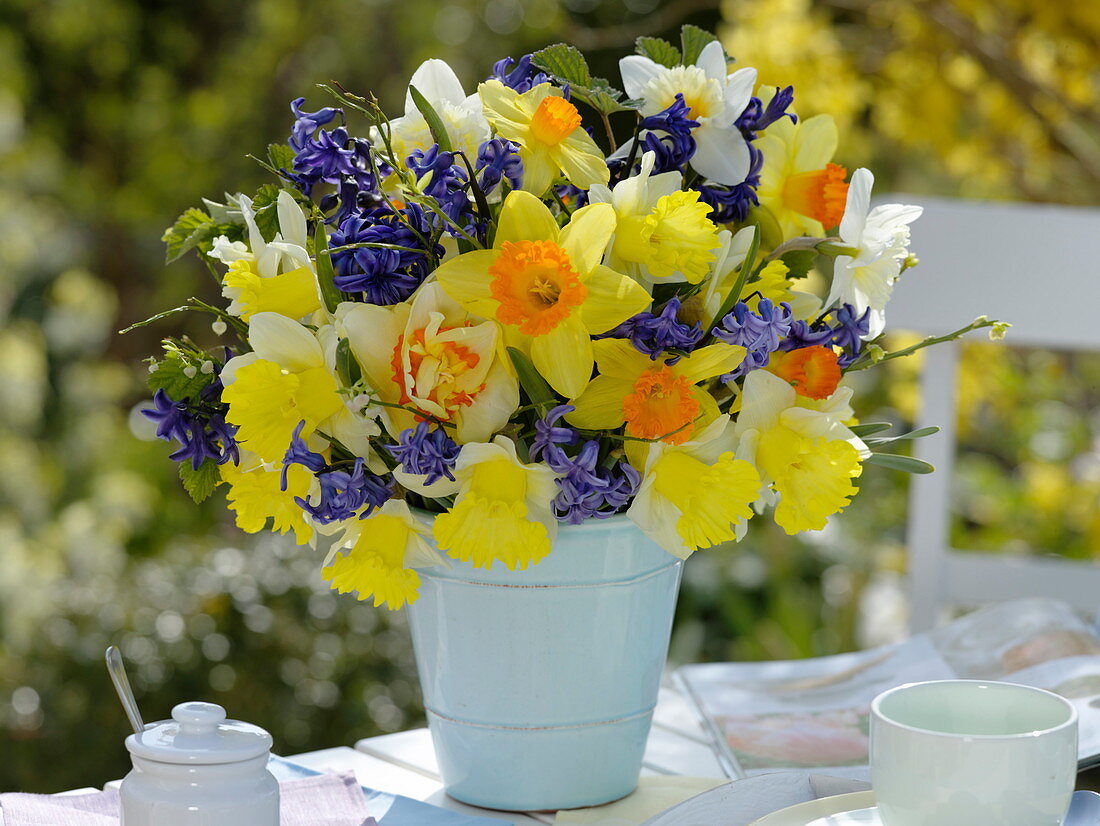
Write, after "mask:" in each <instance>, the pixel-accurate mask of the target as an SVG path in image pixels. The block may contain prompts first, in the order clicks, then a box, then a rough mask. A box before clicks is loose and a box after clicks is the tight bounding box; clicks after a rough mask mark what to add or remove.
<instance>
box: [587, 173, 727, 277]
mask: <svg viewBox="0 0 1100 826" xmlns="http://www.w3.org/2000/svg"><path fill="white" fill-rule="evenodd" d="M656 157H657V156H656V155H655V154H654V153H652V152H646V153H644V154H643V155H642V164H641V170H640V171H639V173H638V174H637V175H634V176H633V177H630V178H627V179H626V180H624V181H621V182H619V183H618V184H616V185H615V188H614V189H613V190H612V189H608V188H607V187H606V186H604V185H602V184H599V185H597V186H594V187H592V190H591V193H590V201H591V203H594V204H599V203H608V204H611V205H612V206H613V207H615V215H616V227H615V239H614V242H613V243H612V246H611V253H610V256H609V258H608V265H609V266H611V267H614V268H615V269H617V270H620V271H622V272H625V273H626V274H627V275H629V276H631V277H633V278H636V279H637V280H639V281H641V282H642V283H643V284H652V283H653V282H654V281H655V280H656V281H689V282H691V283H692V284H698V283H699V282H700V281H702V280H703V278H704V277H705V276H706V275H707V273H708V272H710V269H711V266H712V265H713V264H714V261H715V257H716V253H717V251H718V249H719V248H720V247H721V246H722V242H721V240H720V239H719V235H718V227H717V226H716V225H715V223H714V222H713V221H711V220H710V218H708V217H707V216H708V215H709V214H710V213H711V212H712V211H713V208H712V207H711V206H710V205H709V204H705V203H702V202H700V200H699V193H698V192H696V191H694V190H691V191H684V190H683V189H682V188H681V187H682V185H683V176H682V175H681V174H680V173H679V172H662V173H661V174H659V175H654V174H652V173H653V165H654V163H655V162H656Z"/></svg>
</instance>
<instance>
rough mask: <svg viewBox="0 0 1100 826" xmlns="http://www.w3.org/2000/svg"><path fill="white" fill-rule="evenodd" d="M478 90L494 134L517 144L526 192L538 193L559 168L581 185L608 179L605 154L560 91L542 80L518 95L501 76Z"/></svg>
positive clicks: (541, 192)
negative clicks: (506, 84)
mask: <svg viewBox="0 0 1100 826" xmlns="http://www.w3.org/2000/svg"><path fill="white" fill-rule="evenodd" d="M477 91H478V94H479V95H480V96H481V103H482V105H483V106H484V107H485V117H486V118H488V120H489V123H490V124H492V126H493V128H494V129H495V130H496V132H497V134H498V135H500V136H501V137H502V138H507V139H508V140H510V141H515V142H516V143H518V144H519V147H520V148H519V156H520V160H522V161H523V188H524V189H525V190H526V191H528V192H533V193H534V194H535V195H542V194H543V193H544V192H546V189H547V187H549V186H550V184H551V183H553V181H554V179H555V178H556V177H557V176H558V172H559V171H560V172H561V173H562V174H563V175H565V177H566V179H568V181H569V183H571V184H573V186H576V187H579V188H581V189H588V188H589V187H590V186H592V185H593V184H606V183H607V182H608V180H610V173H609V171H608V169H607V162H606V161H605V160H604V157H603V153H602V152H601V151H600V148H599V147H598V146H597V145H596V142H595V141H594V140H592V137H591V136H590V135H589V134H588V133H587V132H585V131H584V129H583V128H582V127H581V115H580V112H578V111H577V107H576V106H574V105H573V104H572V103H570V102H569V101H567V100H566V99H565V98H563V97H562V96H561V90H560V89H556V88H554V87H553V86H551V85H550V84H549V83H540V84H539V85H538V86H536V87H534V88H533V89H531V90H530V91H528V92H524V93H523V94H520V93H519V92H517V91H516V90H515V89H510V88H508V87H507V86H505V85H504V84H503V83H501V82H500V81H499V80H487V81H485V82H484V83H482V84H481V85H480V86H478V87H477Z"/></svg>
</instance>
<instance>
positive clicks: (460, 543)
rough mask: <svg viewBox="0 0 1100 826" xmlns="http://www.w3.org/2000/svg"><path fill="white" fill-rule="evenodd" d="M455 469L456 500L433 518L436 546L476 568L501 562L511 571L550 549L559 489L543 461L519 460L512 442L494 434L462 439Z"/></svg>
mask: <svg viewBox="0 0 1100 826" xmlns="http://www.w3.org/2000/svg"><path fill="white" fill-rule="evenodd" d="M454 475H455V481H456V482H458V485H459V488H458V496H457V497H456V498H455V503H454V505H453V506H452V507H451V509H450V510H449V511H448V512H447V513H441V514H440V515H439V516H437V517H436V518H435V528H434V533H435V541H436V544H437V545H438V546H439V549H440V550H443V551H446V552H447V553H448V554H450V555H451V556H452V557H454V558H455V559H461V560H464V561H467V562H469V563H470V564H471V565H473V566H474V567H475V568H490V569H491V568H492V567H493V562H503V563H504V564H505V565H507V566H508V567H509V568H510V569H512V570H513V571H514V570H516V569H517V568H519V569H520V570H525V569H526V568H527V566H528V565H530V564H537V563H538V562H539V561H540V560H541V559H542V558H543V557H545V556H546V555H547V554H548V553H550V545H551V543H552V542H553V541H554V537H555V536H556V535H557V529H558V523H557V520H556V519H555V518H554V514H553V512H552V511H551V509H550V502H551V500H552V499H553V498H554V496H556V495H557V490H558V489H557V485H556V484H555V482H554V478H555V474H554V471H552V470H551V469H550V468H549V467H548V466H547V465H545V464H542V463H538V464H530V465H525V464H523V462H521V461H520V460H519V457H518V456H517V455H516V446H515V443H514V442H512V441H511V440H510V439H508V438H506V437H504V436H497V437H496V438H494V439H493V441H492V442H491V443H489V444H484V443H477V442H470V443H469V444H466V445H463V447H462V452H461V453H460V454H459V456H458V461H457V463H456V464H455V470H454Z"/></svg>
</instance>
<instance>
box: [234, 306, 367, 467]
mask: <svg viewBox="0 0 1100 826" xmlns="http://www.w3.org/2000/svg"><path fill="white" fill-rule="evenodd" d="M248 342H249V344H251V345H252V352H251V353H245V354H243V355H240V356H236V357H235V358H232V359H230V360H229V361H228V362H226V364H225V367H224V368H223V369H222V373H221V379H222V383H223V384H224V385H225V389H224V390H223V391H222V400H223V401H224V402H225V403H226V404H228V405H229V411H228V412H227V413H226V415H225V418H226V421H228V422H229V423H230V424H233V425H236V426H237V440H238V441H239V442H240V443H241V444H242V445H244V446H245V447H246V448H247V449H248V450H249V451H251V452H252V453H255V454H256V455H257V456H259V458H260V459H261V460H262V461H264V462H269V463H273V462H279V461H281V460H282V458H283V456H284V454H285V453H286V450H287V448H288V447H289V446H290V439H291V436H292V435H293V433H294V429H295V428H296V427H297V426H298V423H299V422H305V425H304V427H303V429H302V437H303V438H308V437H309V436H310V435H312V434H313V433H314V432H315V431H316V430H318V429H323V430H324V432H325V433H328V434H329V435H331V436H335V437H336V438H337V439H339V440H340V441H341V442H342V443H343V444H344V445H345V446H346V447H348V448H349V449H351V450H352V451H354V452H355V453H356V454H357V455H360V456H363V457H364V458H365V459H367V461H368V463H370V464H372V466H373V467H375V468H378V464H377V457H376V456H375V454H374V452H373V451H372V449H371V446H370V441H369V437H370V436H372V435H375V434H377V433H378V428H377V426H376V425H374V423H373V422H372V421H370V420H368V419H364V418H362V417H360V416H357V415H355V414H353V413H352V412H351V410H350V409H349V408H348V407H347V405H346V404H345V401H344V398H343V396H341V394H340V391H339V385H338V383H337V378H336V372H335V363H336V344H337V341H336V334H335V330H334V329H333V327H332V325H326V326H324V327H322V328H321V329H319V330H318V331H317V334H316V335H315V334H314V333H313V332H311V331H310V330H308V329H307V328H305V327H303V326H302V325H301V324H299V323H298V322H296V321H294V320H292V319H290V318H287V317H286V316H282V315H279V314H277V313H258V314H256V315H254V316H253V317H252V320H251V321H250V322H249V329H248ZM378 469H381V468H378Z"/></svg>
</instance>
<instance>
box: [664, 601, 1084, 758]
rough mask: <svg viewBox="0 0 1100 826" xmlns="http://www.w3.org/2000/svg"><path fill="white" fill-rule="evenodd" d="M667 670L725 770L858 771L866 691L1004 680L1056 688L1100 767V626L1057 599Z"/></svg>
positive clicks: (866, 722) (863, 749) (869, 695)
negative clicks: (890, 634) (924, 627)
mask: <svg viewBox="0 0 1100 826" xmlns="http://www.w3.org/2000/svg"><path fill="white" fill-rule="evenodd" d="M675 677H676V680H677V682H678V683H679V685H680V686H681V687H682V688H683V689H684V692H685V693H686V694H687V696H688V697H690V698H691V699H692V700H693V701H694V702H695V704H696V705H697V706H698V708H699V711H700V713H701V715H702V718H703V721H704V723H705V726H706V728H707V729H708V730H709V733H710V734H711V736H712V737H713V738H714V743H715V750H716V752H717V753H718V756H719V759H720V760H721V762H722V764H723V766H724V768H725V769H726V772H727V774H729V776H730V777H733V778H740V777H746V776H751V775H754V774H760V773H763V772H773V771H776V770H782V769H815V770H816V769H822V770H827V773H828V774H833V775H838V776H847V777H853V778H860V779H866V778H867V777H868V768H867V762H868V756H867V746H868V732H869V726H870V719H869V715H870V704H871V700H873V699H874V698H875V696H876V695H878V694H880V693H881V692H883V691H885V690H886V689H888V688H892V687H893V686H896V685H902V684H904V683H911V682H919V681H923V680H940V679H978V680H1003V681H1006V682H1015V683H1023V684H1025V685H1032V686H1038V687H1039V688H1045V689H1048V690H1050V691H1054V692H1056V693H1058V694H1061V695H1062V696H1063V697H1066V698H1067V699H1069V700H1070V701H1071V702H1072V703H1073V704H1074V706H1076V708H1077V712H1078V715H1079V720H1080V740H1079V750H1078V758H1079V768H1081V769H1084V768H1090V767H1092V766H1095V765H1100V633H1098V632H1097V629H1096V628H1094V627H1093V626H1091V625H1089V624H1088V623H1087V622H1085V620H1084V619H1082V618H1081V616H1079V615H1078V614H1077V613H1075V612H1074V611H1073V610H1072V609H1071V608H1070V607H1069V606H1067V605H1065V604H1064V603H1061V602H1057V601H1054V600H1048V599H1022V600H1015V601H1012V602H1005V603H1000V604H997V605H991V606H988V607H986V608H982V609H980V610H978V611H975V612H974V613H972V614H969V615H967V616H965V617H962V618H961V619H957V620H955V621H954V622H951V623H950V624H948V625H945V626H943V627H942V628H938V629H936V630H935V631H931V632H928V633H926V634H918V635H916V636H914V637H912V638H910V639H908V640H906V641H905V642H902V643H898V644H896V645H889V646H883V647H881V648H875V649H872V650H869V651H859V652H855V653H851V654H839V655H837V656H832V657H819V658H816V659H809V660H788V661H781V662H761V663H712V664H702V665H688V666H684V667H683V668H681V669H679V670H678V671H677V672H676V674H675Z"/></svg>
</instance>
